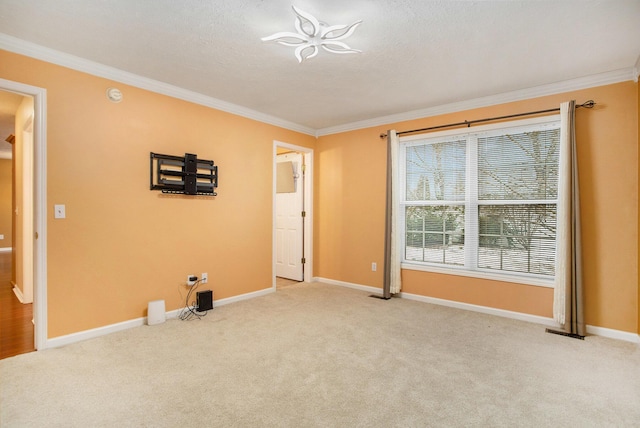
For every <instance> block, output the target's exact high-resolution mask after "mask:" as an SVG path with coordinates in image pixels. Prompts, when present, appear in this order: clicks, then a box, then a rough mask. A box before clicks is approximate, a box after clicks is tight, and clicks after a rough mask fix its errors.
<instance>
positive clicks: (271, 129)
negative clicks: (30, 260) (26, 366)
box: [0, 51, 315, 337]
mask: <svg viewBox="0 0 640 428" xmlns="http://www.w3.org/2000/svg"><path fill="white" fill-rule="evenodd" d="M0 64H1V66H0V77H2V78H4V79H8V80H13V81H17V82H22V83H26V84H29V85H33V86H38V87H41V88H45V89H46V90H47V111H48V117H47V203H48V213H47V227H48V248H47V254H48V278H47V282H48V285H47V286H48V330H49V332H48V334H49V337H57V336H61V335H65V334H70V333H74V332H79V331H83V330H87V329H91V328H95V327H100V326H105V325H109V324H113V323H117V322H121V321H126V320H130V319H134V318H138V317H142V316H144V315H146V308H147V303H148V302H149V301H151V300H155V299H164V300H165V302H166V307H167V310H173V309H178V308H180V307H182V306H183V305H184V301H183V299H182V298H181V296H180V293H179V290H180V291H181V292H182V293H183V295H184V293H185V292H186V289H185V287H183V286H182V285H181V284H184V282H185V280H186V276H187V275H188V274H195V275H198V276H200V274H201V273H202V272H207V273H208V274H209V283H208V284H207V285H206V286H203V287H202V288H203V289H212V290H213V291H214V298H215V299H224V298H228V297H232V296H237V295H240V294H244V293H250V292H254V291H258V290H263V289H266V288H269V287H271V285H272V255H271V251H272V216H271V213H272V162H273V140H278V141H283V142H287V143H291V144H296V145H301V146H305V147H311V148H312V147H314V144H315V138H314V137H311V136H308V135H304V134H300V133H297V132H292V131H288V130H285V129H282V128H278V127H275V126H271V125H267V124H264V123H260V122H256V121H253V120H250V119H246V118H243V117H239V116H235V115H232V114H228V113H225V112H221V111H218V110H214V109H211V108H207V107H203V106H200V105H196V104H192V103H189V102H185V101H181V100H177V99H173V98H170V97H167V96H163V95H159V94H155V93H152V92H149V91H145V90H142V89H138V88H134V87H130V86H127V85H124V84H120V83H116V82H112V81H109V80H106V79H102V78H98V77H95V76H91V75H88V74H85V73H81V72H77V71H73V70H70V69H67V68H64V67H60V66H56V65H52V64H49V63H45V62H42V61H38V60H34V59H31V58H27V57H24V56H20V55H16V54H12V53H9V52H6V51H0ZM110 86H115V87H118V88H119V89H121V90H122V93H123V101H122V102H121V103H119V104H113V103H111V102H109V101H108V100H107V98H106V96H105V91H106V89H107V88H108V87H110ZM152 151H153V152H157V153H163V154H174V155H183V154H184V153H185V152H189V153H196V154H197V155H198V157H200V158H204V159H213V160H214V162H215V163H216V164H217V165H218V166H219V187H218V196H217V197H215V198H208V197H204V198H203V197H195V196H171V195H163V194H162V193H160V192H158V191H150V190H149V152H152ZM54 204H65V205H66V216H67V218H66V219H54V218H53V205H54Z"/></svg>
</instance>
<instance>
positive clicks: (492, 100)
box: [0, 33, 640, 138]
mask: <svg viewBox="0 0 640 428" xmlns="http://www.w3.org/2000/svg"><path fill="white" fill-rule="evenodd" d="M0 49H4V50H7V51H10V52H14V53H17V54H20V55H25V56H28V57H31V58H35V59H39V60H42V61H46V62H50V63H52V64H56V65H60V66H63V67H67V68H71V69H74V70H77V71H81V72H84V73H88V74H91V75H94V76H98V77H102V78H105V79H109V80H113V81H116V82H120V83H124V84H127V85H131V86H135V87H138V88H141V89H145V90H148V91H151V92H155V93H158V94H162V95H167V96H170V97H172V98H177V99H181V100H184V101H188V102H192V103H195V104H200V105H203V106H205V107H210V108H213V109H216V110H221V111H224V112H227V113H231V114H235V115H238V116H242V117H246V118H248V119H252V120H256V121H258V122H262V123H266V124H269V125H274V126H278V127H281V128H284V129H289V130H291V131H295V132H300V133H302V134H307V135H311V136H314V137H316V138H317V137H321V136H324V135H331V134H338V133H341V132H348V131H355V130H358V129H364V128H372V127H378V126H382V125H388V124H392V123H398V122H404V121H408V120H415V119H422V118H425V117H431V116H437V115H441V114H447V113H455V112H459V111H464V110H471V109H475V108H481V107H488V106H492V105H498V104H504V103H509V102H514V101H522V100H527V99H531V98H537V97H542V96H547V95H555V94H559V93H563V92H570V91H576V90H580V89H587V88H593V87H596V86H603V85H610V84H614V83H619V82H624V81H629V80H633V81H635V82H637V81H638V75H639V74H640V56H639V57H638V60H637V61H636V63H635V65H634V66H633V67H630V68H626V69H620V70H614V71H610V72H605V73H600V74H594V75H591V76H585V77H581V78H577V79H572V80H565V81H562V82H557V83H551V84H547V85H541V86H535V87H532V88H527V89H521V90H517V91H512V92H505V93H502V94H496V95H490V96H487V97H481V98H474V99H471V100H466V101H460V102H455V103H449V104H443V105H440V106H434V107H429V108H425V109H419V110H412V111H408V112H404V113H398V114H393V115H389V116H381V117H377V118H372V119H366V120H362V121H357V122H351V123H346V124H343V125H337V126H332V127H328V128H322V129H313V128H310V127H307V126H303V125H299V124H297V123H293V122H290V121H287V120H284V119H280V118H278V117H275V116H271V115H268V114H265V113H262V112H259V111H256V110H252V109H248V108H246V107H242V106H239V105H236V104H232V103H229V102H226V101H223V100H219V99H217V98H213V97H210V96H207V95H203V94H200V93H197V92H194V91H190V90H188V89H184V88H180V87H177V86H173V85H169V84H167V83H163V82H160V81H157V80H153V79H149V78H146V77H142V76H139V75H137V74H133V73H129V72H127V71H123V70H120V69H117V68H114V67H109V66H106V65H104V64H100V63H97V62H94V61H89V60H86V59H84V58H80V57H77V56H74V55H70V54H66V53H63V52H59V51H56V50H53V49H49V48H45V47H43V46H40V45H37V44H35V43H31V42H27V41H24V40H22V39H18V38H15V37H12V36H9V35H7V34H4V33H0Z"/></svg>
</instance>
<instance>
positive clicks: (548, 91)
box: [316, 58, 640, 137]
mask: <svg viewBox="0 0 640 428" xmlns="http://www.w3.org/2000/svg"><path fill="white" fill-rule="evenodd" d="M637 70H640V58H639V59H638V62H636V67H635V68H625V69H621V70H614V71H610V72H606V73H600V74H594V75H592V76H585V77H580V78H578V79H572V80H565V81H562V82H557V83H551V84H548V85H541V86H535V87H532V88H527V89H521V90H517V91H512V92H505V93H502V94H496V95H490V96H487V97H482V98H474V99H471V100H466V101H460V102H456V103H450V104H443V105H440V106H435V107H429V108H426V109H420V110H412V111H408V112H405V113H399V114H393V115H389V116H381V117H377V118H373V119H367V120H362V121H358V122H352V123H347V124H344V125H338V126H332V127H329V128H323V129H319V130H318V131H317V132H316V137H321V136H323V135H331V134H338V133H341V132H348V131H355V130H358V129H364V128H373V127H377V126H382V125H388V124H392V123H398V122H404V121H408V120H414V119H422V118H425V117H431V116H438V115H441V114H447V113H455V112H459V111H464V110H472V109H475V108H481V107H488V106H492V105H498V104H505V103H510V102H514V101H522V100H528V99H531V98H537V97H543V96H547V95H555V94H560V93H563V92H571V91H577V90H580V89H587V88H594V87H596V86H604V85H610V84H613V83H619V82H626V81H629V80H636V81H637V78H638V73H637Z"/></svg>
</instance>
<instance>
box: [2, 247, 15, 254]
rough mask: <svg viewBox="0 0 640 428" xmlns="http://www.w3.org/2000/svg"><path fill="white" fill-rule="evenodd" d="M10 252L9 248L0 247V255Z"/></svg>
mask: <svg viewBox="0 0 640 428" xmlns="http://www.w3.org/2000/svg"><path fill="white" fill-rule="evenodd" d="M11 250H12V248H11V247H2V248H0V253H10V252H11Z"/></svg>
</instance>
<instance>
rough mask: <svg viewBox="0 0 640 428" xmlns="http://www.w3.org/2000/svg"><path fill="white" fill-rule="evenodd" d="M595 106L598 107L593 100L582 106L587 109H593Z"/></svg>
mask: <svg viewBox="0 0 640 428" xmlns="http://www.w3.org/2000/svg"><path fill="white" fill-rule="evenodd" d="M595 105H596V102H595V101H593V100H589V101H585V102H584V103H582V104H581V106H582V107H586V108H593V106H595Z"/></svg>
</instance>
